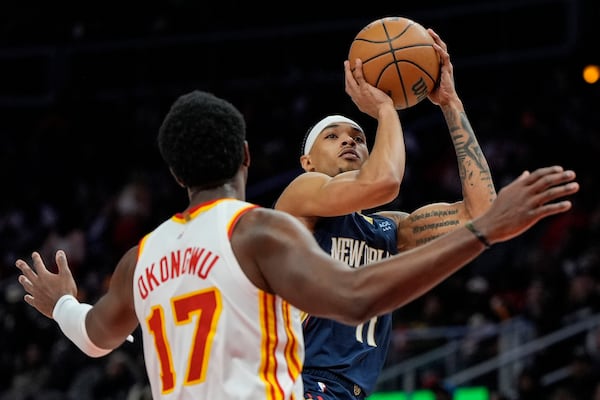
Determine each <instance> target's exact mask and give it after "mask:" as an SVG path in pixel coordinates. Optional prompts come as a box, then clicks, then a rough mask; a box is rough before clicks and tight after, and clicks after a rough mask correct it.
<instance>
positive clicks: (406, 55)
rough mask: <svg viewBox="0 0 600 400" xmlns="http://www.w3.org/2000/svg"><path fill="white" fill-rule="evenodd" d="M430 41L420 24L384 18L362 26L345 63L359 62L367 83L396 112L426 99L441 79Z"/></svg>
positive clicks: (403, 19) (437, 58)
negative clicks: (384, 95)
mask: <svg viewBox="0 0 600 400" xmlns="http://www.w3.org/2000/svg"><path fill="white" fill-rule="evenodd" d="M433 43H434V42H433V38H432V37H431V36H430V35H429V33H428V32H427V30H426V29H425V28H424V27H423V26H422V25H421V24H419V23H417V22H415V21H413V20H411V19H408V18H404V17H386V18H381V19H378V20H375V21H373V22H371V23H370V24H368V25H367V26H365V27H364V28H363V29H362V30H361V31H360V32H358V34H357V35H356V37H355V38H354V40H353V41H352V44H351V45H350V51H349V53H348V60H350V63H351V65H352V66H354V60H355V59H357V58H360V59H361V61H362V63H363V73H364V76H365V79H366V81H367V82H369V83H370V84H371V85H373V86H375V87H377V88H379V89H381V90H383V91H384V92H386V93H387V94H388V95H390V97H391V98H392V99H393V100H394V105H395V107H396V109H397V110H402V109H405V108H409V107H412V106H414V105H415V104H417V103H419V102H420V101H421V100H423V99H425V98H426V97H427V95H428V94H429V93H430V92H431V90H433V88H434V87H435V85H436V84H437V82H438V79H439V77H440V58H439V56H438V54H437V52H436V51H435V49H434V48H433Z"/></svg>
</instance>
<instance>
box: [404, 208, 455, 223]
mask: <svg viewBox="0 0 600 400" xmlns="http://www.w3.org/2000/svg"><path fill="white" fill-rule="evenodd" d="M457 214H458V210H457V209H454V208H453V209H443V210H429V211H426V212H421V213H418V214H413V215H410V216H409V220H410V222H417V221H420V220H422V219H424V218H447V217H450V216H452V215H457Z"/></svg>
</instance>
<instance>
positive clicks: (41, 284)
mask: <svg viewBox="0 0 600 400" xmlns="http://www.w3.org/2000/svg"><path fill="white" fill-rule="evenodd" d="M31 259H32V263H33V268H31V267H30V266H29V264H27V262H25V261H24V260H22V259H19V260H17V261H16V262H15V265H16V267H17V268H19V269H20V270H21V273H22V275H19V278H18V279H19V283H20V284H21V286H23V289H25V292H27V293H26V294H25V301H26V302H27V303H28V304H29V305H31V306H32V307H34V308H35V309H37V310H38V311H39V312H40V313H42V314H44V315H45V316H46V317H48V318H52V311H53V310H54V306H55V305H56V302H57V301H58V299H60V298H61V297H62V296H63V295H65V294H70V295H72V296H74V297H77V285H76V284H75V280H74V279H73V275H72V274H71V270H70V269H69V264H68V262H67V256H66V255H65V252H64V251H62V250H58V251H57V252H56V265H57V267H58V273H57V274H55V273H53V272H51V271H49V270H48V268H46V265H45V264H44V260H42V256H41V255H40V254H39V253H38V252H34V253H33V254H32V255H31Z"/></svg>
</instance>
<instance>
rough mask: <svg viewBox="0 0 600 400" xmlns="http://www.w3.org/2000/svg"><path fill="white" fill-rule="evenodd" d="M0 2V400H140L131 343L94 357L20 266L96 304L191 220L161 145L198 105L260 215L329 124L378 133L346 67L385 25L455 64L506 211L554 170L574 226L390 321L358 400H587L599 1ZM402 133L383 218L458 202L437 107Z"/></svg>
mask: <svg viewBox="0 0 600 400" xmlns="http://www.w3.org/2000/svg"><path fill="white" fill-rule="evenodd" d="M5 3H6V4H2V5H1V6H0V10H1V11H0V140H1V146H0V163H1V165H0V183H1V185H2V186H1V187H2V196H0V251H1V254H0V255H1V258H0V261H1V263H2V264H1V266H0V267H1V268H0V371H1V373H0V400H38V399H39V400H62V399H69V400H71V399H73V400H75V399H77V400H81V399H83V400H85V399H89V400H96V399H98V400H105V399H111V400H119V399H123V400H142V399H149V398H150V397H149V392H148V391H147V382H146V376H145V370H144V366H143V360H142V354H141V347H140V345H141V343H140V340H137V341H135V342H134V343H125V344H124V345H123V346H122V348H120V349H118V350H117V351H115V352H113V353H112V354H111V355H109V356H107V357H103V358H100V359H90V358H87V357H86V356H85V355H83V353H81V352H80V351H79V350H78V349H77V348H76V347H75V346H74V345H73V344H71V343H70V342H69V341H68V340H66V339H65V338H64V337H63V336H62V334H61V332H60V330H59V329H58V328H57V326H56V324H55V323H54V322H53V321H51V320H49V319H47V318H45V317H42V316H40V315H37V314H36V312H35V311H34V310H33V309H31V307H29V306H27V305H26V304H25V303H24V301H23V300H22V297H23V292H22V290H21V288H20V286H19V285H18V284H17V280H16V278H17V269H16V268H15V267H14V261H15V259H16V258H19V257H28V256H29V254H30V253H31V251H32V250H34V249H41V251H42V253H43V254H45V255H46V256H47V257H50V256H51V255H52V254H53V252H54V250H55V249H57V248H59V247H60V248H64V249H66V250H67V253H68V254H69V256H70V257H69V260H70V263H71V267H72V269H73V273H74V275H75V277H76V279H77V281H78V283H79V285H80V297H81V298H82V299H83V300H85V301H87V302H92V303H93V302H94V301H95V300H96V299H97V298H98V296H99V295H100V294H101V293H102V292H103V291H104V290H105V289H106V285H107V283H108V280H109V279H110V276H111V273H112V268H113V266H114V263H115V261H116V260H118V258H119V257H120V256H121V255H122V253H123V252H124V250H125V249H127V248H129V247H130V246H131V245H133V244H135V243H136V242H137V240H139V238H140V237H141V235H143V233H145V232H146V231H147V230H149V229H151V228H152V227H154V226H155V225H156V224H157V223H158V222H159V221H161V220H162V219H164V218H166V217H168V216H170V215H171V214H172V213H173V212H176V211H179V210H180V209H182V207H184V206H185V204H186V203H187V198H186V194H185V193H184V192H183V191H182V190H180V189H179V187H177V186H176V185H175V183H174V182H173V181H172V179H171V177H170V175H169V173H168V171H167V170H166V168H165V167H164V165H163V163H162V161H161V159H160V157H159V154H158V151H157V148H156V145H155V139H156V134H157V130H158V127H159V125H160V122H161V121H162V118H163V117H164V115H165V114H166V112H167V111H168V107H169V106H170V104H171V103H172V102H173V101H174V99H175V98H176V97H177V96H179V95H180V94H183V93H185V92H188V91H190V90H193V89H203V90H208V91H212V92H214V93H215V94H217V95H219V96H221V97H225V98H227V99H228V100H230V101H231V102H232V103H234V104H235V105H236V106H238V107H239V108H240V110H241V111H242V112H243V113H244V116H245V117H246V119H247V124H248V141H249V144H250V149H251V152H252V166H251V168H250V176H249V185H248V192H247V199H248V200H250V201H252V202H256V203H258V204H260V205H263V206H266V207H270V206H272V204H273V202H274V201H275V199H276V197H277V195H278V194H279V193H280V191H281V190H282V189H283V187H284V186H285V185H286V184H287V183H288V182H289V181H290V180H291V179H292V178H293V177H295V176H296V175H297V174H299V173H300V169H299V160H298V157H299V147H300V143H301V140H302V137H303V135H304V133H305V132H306V130H307V129H308V128H309V127H310V126H311V125H312V124H313V123H314V122H316V121H317V120H319V119H320V118H322V117H323V116H325V115H328V114H333V113H342V114H346V115H348V116H349V117H351V118H354V119H356V120H357V121H358V122H360V123H361V124H362V125H363V126H364V127H365V128H366V130H367V131H368V132H371V133H372V132H373V131H374V129H375V125H374V121H373V120H371V119H369V117H367V116H365V115H364V114H361V113H360V112H359V111H358V110H357V109H356V107H355V106H354V104H353V103H352V101H351V100H350V98H349V97H348V96H347V95H346V94H345V92H344V76H343V61H344V60H345V58H346V56H347V54H348V49H349V46H350V43H351V41H352V39H353V38H354V36H355V35H356V33H357V32H358V31H359V30H360V29H361V28H362V27H363V26H365V25H366V24H367V23H369V22H371V21H373V20H375V19H378V18H381V17H384V16H394V15H398V16H405V17H408V18H411V19H414V20H416V21H417V22H420V23H421V24H423V25H424V26H426V27H431V28H433V29H434V30H435V31H436V32H438V33H439V34H440V36H441V37H442V39H443V40H444V41H445V42H446V43H447V44H448V48H449V52H450V56H451V60H452V62H453V64H454V68H455V81H456V87H457V91H458V94H459V95H460V97H461V98H462V100H463V102H464V105H465V108H466V112H467V115H468V117H469V119H470V122H471V125H472V126H473V128H474V131H475V133H476V135H477V137H478V139H479V141H480V144H481V146H482V148H483V151H484V153H485V154H486V157H487V159H488V162H489V164H490V167H491V170H492V175H493V179H494V182H495V184H496V187H497V189H498V190H499V189H500V188H501V187H502V186H504V185H505V184H507V183H508V182H510V181H511V180H512V179H514V178H515V177H516V176H517V175H518V174H520V172H522V171H523V170H525V169H529V170H531V169H535V168H537V167H541V166H545V165H551V164H560V165H563V166H564V167H566V168H571V169H574V170H575V171H576V172H577V174H578V179H577V180H578V181H579V182H580V184H581V191H580V192H579V193H578V194H577V195H576V196H574V198H573V202H574V207H573V210H572V211H570V212H569V213H567V214H565V215H561V216H558V217H554V218H552V217H551V218H549V219H548V220H546V221H544V222H542V223H540V224H539V225H538V226H536V227H535V228H534V229H532V230H531V231H529V232H527V233H526V234H525V235H523V236H521V237H519V238H517V239H515V240H512V241H510V242H507V243H503V244H501V245H498V246H495V247H494V248H492V249H490V250H489V251H488V252H486V253H485V254H483V255H482V256H481V257H479V258H478V259H477V260H476V261H474V262H473V263H472V264H470V265H468V266H466V267H465V268H463V269H462V270H461V271H460V272H459V273H457V274H455V275H454V276H452V277H451V278H449V279H448V280H447V281H446V282H444V283H443V284H441V285H440V286H439V287H437V288H435V289H434V290H432V291H431V292H430V293H427V294H426V295H424V296H422V297H421V298H419V299H417V300H416V301H414V302H413V303H411V304H409V305H408V306H406V307H405V308H403V309H400V310H398V311H397V312H396V315H395V331H394V342H393V347H392V351H391V352H390V354H389V359H388V366H387V368H386V369H385V370H384V372H383V374H382V375H381V382H380V385H379V390H378V392H377V393H376V394H374V395H373V396H371V397H372V399H377V398H379V399H384V398H385V399H413V400H415V399H463V400H465V399H480V400H492V399H496V400H500V399H510V400H517V399H520V400H524V399H532V398H537V399H559V398H560V399H574V400H583V399H600V385H598V382H600V245H599V243H600V201H599V200H600V188H599V184H600V182H599V178H598V167H597V163H598V155H599V154H600V82H598V77H597V75H598V66H599V65H600V51H599V50H600V47H599V44H598V38H599V37H600V29H599V27H598V25H599V23H598V21H599V20H600V3H599V2H597V1H595V0H515V1H493V0H487V1H475V0H462V1H460V0H448V1H442V0H439V1H427V0H423V1H418V2H411V3H408V2H399V1H397V2H385V3H389V4H378V3H363V4H350V3H347V2H345V3H341V2H340V3H339V4H326V3H325V2H320V3H319V2H310V1H299V2H279V3H275V4H271V3H266V2H265V3H264V4H262V3H260V2H243V1H228V0H225V1H220V2H211V3H207V2H200V1H197V2H194V1H191V0H172V1H165V2H158V1H148V2H139V3H138V2H120V3H117V2H110V1H107V2H88V3H87V4H86V2H77V3H76V2H60V3H58V4H57V3H56V2H44V3H41V4H35V2H26V1H24V2H5ZM380 3H384V2H380ZM586 66H591V68H590V69H589V70H588V71H591V72H590V73H588V74H586V75H585V76H586V78H587V79H588V81H587V82H586V80H585V79H584V74H583V71H584V69H585V67H586ZM594 66H595V69H594ZM594 71H595V75H596V76H595V77H594ZM399 113H400V117H401V120H402V123H403V128H404V134H405V138H406V144H407V168H406V176H405V178H404V181H403V184H402V189H401V191H400V195H399V196H398V198H397V199H396V200H395V201H394V202H393V203H390V204H388V205H385V206H383V207H394V208H399V209H401V210H405V211H412V210H414V209H415V208H417V207H419V206H421V205H424V204H427V203H430V202H437V201H448V202H452V201H457V200H459V199H461V198H462V195H461V193H460V186H459V180H458V170H457V167H456V158H455V155H454V150H453V148H452V144H451V141H450V138H449V136H448V130H447V127H446V125H445V122H444V119H443V116H442V114H441V112H440V110H439V108H438V107H436V106H434V105H433V104H431V103H430V102H429V101H428V100H425V101H423V102H421V103H419V104H417V105H416V106H414V107H412V108H409V109H406V110H402V111H400V112H399ZM371 139H372V137H371ZM398 290H402V288H399V289H398ZM138 339H139V337H138ZM532 396H533V397H532ZM535 396H537V397H535ZM594 396H595V397H594Z"/></svg>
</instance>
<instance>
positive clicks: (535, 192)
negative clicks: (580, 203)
mask: <svg viewBox="0 0 600 400" xmlns="http://www.w3.org/2000/svg"><path fill="white" fill-rule="evenodd" d="M574 180H575V172H574V171H571V170H564V168H563V167H561V166H552V167H545V168H539V169H537V170H535V171H533V172H528V171H525V172H523V173H522V174H521V176H519V177H518V178H517V179H515V180H514V181H512V182H511V183H509V184H508V185H506V186H505V187H503V188H502V189H501V190H500V192H498V197H497V198H496V200H494V203H493V204H492V206H491V207H490V209H489V210H488V211H487V212H486V213H484V214H482V215H481V216H480V217H479V218H477V219H475V220H474V221H473V222H474V224H475V225H476V227H477V229H478V230H479V231H480V232H482V233H483V234H484V235H485V236H486V237H487V239H488V241H490V242H491V243H498V242H504V241H506V240H509V239H511V238H514V237H515V236H518V235H520V234H521V233H523V232H525V231H526V230H527V229H529V228H531V227H532V226H533V225H535V224H536V223H537V222H538V221H539V220H541V219H542V218H545V217H548V216H550V215H554V214H559V213H563V212H565V211H568V210H569V209H571V202H570V201H569V200H564V199H563V200H560V199H562V198H564V197H566V196H568V195H571V194H573V193H576V192H578V191H579V184H578V183H577V182H575V181H574ZM555 200H560V201H555Z"/></svg>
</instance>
